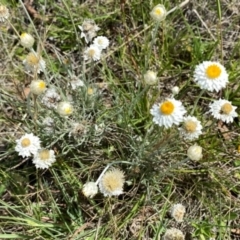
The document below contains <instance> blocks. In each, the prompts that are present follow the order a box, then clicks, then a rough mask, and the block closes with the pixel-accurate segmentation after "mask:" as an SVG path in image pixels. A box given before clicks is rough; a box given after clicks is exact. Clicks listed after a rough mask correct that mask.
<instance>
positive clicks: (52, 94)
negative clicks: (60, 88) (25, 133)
mask: <svg viewBox="0 0 240 240" xmlns="http://www.w3.org/2000/svg"><path fill="white" fill-rule="evenodd" d="M60 100H61V97H60V95H59V94H58V93H57V91H56V89H55V88H49V89H47V91H46V92H45V94H44V96H43V98H42V100H41V102H42V104H44V105H45V106H46V107H48V108H54V109H56V108H57V105H58V102H59V101H60Z"/></svg>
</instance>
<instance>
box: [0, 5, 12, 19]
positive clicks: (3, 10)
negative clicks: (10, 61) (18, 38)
mask: <svg viewBox="0 0 240 240" xmlns="http://www.w3.org/2000/svg"><path fill="white" fill-rule="evenodd" d="M9 16H10V14H9V10H8V8H7V7H6V6H4V5H0V22H5V20H6V19H8V18H9Z"/></svg>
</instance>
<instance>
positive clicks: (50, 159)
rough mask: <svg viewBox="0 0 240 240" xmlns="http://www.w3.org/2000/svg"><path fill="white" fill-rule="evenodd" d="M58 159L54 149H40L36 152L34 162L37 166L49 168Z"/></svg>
mask: <svg viewBox="0 0 240 240" xmlns="http://www.w3.org/2000/svg"><path fill="white" fill-rule="evenodd" d="M55 161H56V157H55V153H54V151H53V150H47V149H40V150H38V151H37V153H36V154H34V157H33V160H32V162H33V164H34V165H35V166H36V168H41V169H47V168H49V167H50V166H51V165H52V164H53V163H54V162H55Z"/></svg>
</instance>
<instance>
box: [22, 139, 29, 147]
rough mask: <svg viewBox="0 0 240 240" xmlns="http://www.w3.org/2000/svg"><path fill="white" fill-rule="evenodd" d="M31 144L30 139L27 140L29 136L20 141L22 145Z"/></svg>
mask: <svg viewBox="0 0 240 240" xmlns="http://www.w3.org/2000/svg"><path fill="white" fill-rule="evenodd" d="M30 144H31V141H30V140H29V138H24V139H23V140H22V141H21V145H22V147H24V148H25V147H28V146H29V145H30Z"/></svg>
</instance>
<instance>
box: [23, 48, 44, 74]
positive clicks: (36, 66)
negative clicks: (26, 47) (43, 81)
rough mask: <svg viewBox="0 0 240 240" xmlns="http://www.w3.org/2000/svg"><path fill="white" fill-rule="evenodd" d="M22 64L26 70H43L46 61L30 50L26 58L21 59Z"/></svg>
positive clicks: (38, 71)
mask: <svg viewBox="0 0 240 240" xmlns="http://www.w3.org/2000/svg"><path fill="white" fill-rule="evenodd" d="M23 64H24V65H25V68H26V70H27V71H30V72H35V71H36V72H37V73H40V72H43V71H44V70H45V68H46V63H45V61H44V60H43V59H42V57H41V56H39V55H38V54H37V53H34V52H30V53H29V54H28V55H27V57H26V59H24V60H23Z"/></svg>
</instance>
